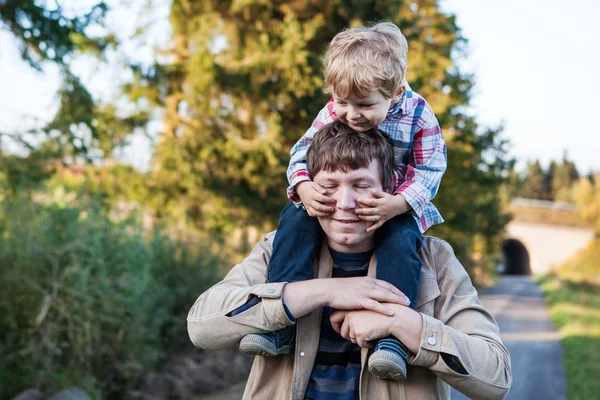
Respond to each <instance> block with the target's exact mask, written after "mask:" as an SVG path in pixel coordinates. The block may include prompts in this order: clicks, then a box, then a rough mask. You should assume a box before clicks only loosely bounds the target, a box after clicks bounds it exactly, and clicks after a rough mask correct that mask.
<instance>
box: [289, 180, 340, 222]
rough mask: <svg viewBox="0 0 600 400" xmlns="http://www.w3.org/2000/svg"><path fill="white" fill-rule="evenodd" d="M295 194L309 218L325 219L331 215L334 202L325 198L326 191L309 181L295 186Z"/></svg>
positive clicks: (329, 198)
mask: <svg viewBox="0 0 600 400" xmlns="http://www.w3.org/2000/svg"><path fill="white" fill-rule="evenodd" d="M296 192H297V193H298V196H300V200H301V201H302V204H303V205H304V208H306V212H307V213H308V215H310V216H311V217H325V216H326V215H328V214H330V213H332V212H333V211H334V208H333V207H332V206H333V205H334V204H335V200H334V199H332V198H331V197H327V190H325V189H324V188H323V187H322V186H321V185H319V184H318V183H315V182H311V181H302V182H300V183H299V184H298V186H296Z"/></svg>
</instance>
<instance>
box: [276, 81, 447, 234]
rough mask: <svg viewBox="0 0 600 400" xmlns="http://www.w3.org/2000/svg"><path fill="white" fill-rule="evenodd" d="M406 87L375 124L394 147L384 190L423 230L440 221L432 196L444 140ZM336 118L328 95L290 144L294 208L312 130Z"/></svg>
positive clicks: (420, 99)
mask: <svg viewBox="0 0 600 400" xmlns="http://www.w3.org/2000/svg"><path fill="white" fill-rule="evenodd" d="M405 84H406V83H405ZM406 87H407V89H406V90H405V91H404V93H403V94H402V98H401V99H400V101H399V102H398V103H396V104H395V105H394V106H393V107H391V108H390V110H389V111H388V114H387V116H386V118H385V120H384V121H383V122H382V123H381V124H380V125H379V126H378V128H379V130H380V131H381V132H382V133H383V134H384V135H385V136H387V137H388V138H389V139H390V140H391V142H392V144H393V145H394V158H395V161H396V168H395V170H394V177H393V180H392V185H391V187H390V188H389V189H388V192H389V193H393V194H394V195H397V194H401V195H402V196H404V198H405V199H406V201H407V202H408V204H410V206H411V207H412V211H411V213H413V215H414V216H415V218H416V220H417V223H418V225H419V229H420V230H421V233H423V232H425V231H426V230H427V229H429V228H430V227H431V226H433V225H435V224H440V223H442V222H444V219H443V218H442V215H441V214H440V212H439V211H438V210H437V208H436V207H435V206H434V205H433V204H432V203H431V199H433V197H434V196H435V195H436V193H437V191H438V189H439V187H440V182H441V180H442V176H443V175H444V172H445V171H446V166H447V158H446V142H445V141H444V136H443V135H442V130H441V128H440V125H439V123H438V121H437V118H436V117H435V115H434V113H433V111H432V110H431V107H429V104H427V102H426V101H425V99H424V98H423V97H421V96H420V95H419V94H417V93H416V92H413V91H412V90H411V89H410V87H409V86H408V85H406ZM337 119H338V118H337V114H336V113H335V109H334V101H333V99H331V100H330V101H329V102H328V103H327V105H326V106H325V107H324V108H323V109H322V110H321V111H320V112H319V114H318V115H317V118H316V119H315V120H314V121H313V123H312V125H311V127H310V128H309V129H308V130H307V131H306V133H305V134H304V136H302V137H301V138H300V140H298V142H296V144H295V145H294V147H292V150H291V152H290V155H291V160H290V165H289V167H288V170H287V177H288V180H289V182H290V186H289V187H288V190H287V193H288V197H289V199H290V200H292V201H293V202H294V203H296V205H297V206H300V197H299V196H298V194H297V193H296V190H295V188H296V185H298V183H300V182H302V181H306V180H310V176H309V173H308V166H307V164H306V151H307V150H308V147H309V146H310V143H311V141H312V138H313V137H314V135H315V133H317V131H318V130H319V129H320V128H322V127H323V126H325V125H327V124H328V123H331V122H333V121H335V120H337Z"/></svg>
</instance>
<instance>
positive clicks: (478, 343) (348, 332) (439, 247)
mask: <svg viewBox="0 0 600 400" xmlns="http://www.w3.org/2000/svg"><path fill="white" fill-rule="evenodd" d="M428 240H430V241H433V243H432V244H433V246H430V247H429V249H431V253H429V252H427V253H428V255H427V256H426V257H428V258H429V259H428V260H427V262H430V263H434V265H436V270H437V279H435V278H433V277H426V278H425V279H424V278H423V277H422V278H421V290H426V291H427V292H432V290H427V286H429V287H430V289H431V288H435V287H439V290H440V296H439V297H437V298H436V299H435V303H434V315H435V317H433V316H430V315H426V314H424V313H418V312H416V311H413V310H411V309H409V308H407V307H402V306H397V305H388V306H389V307H390V308H392V309H394V310H395V311H396V312H395V314H394V316H393V317H385V316H382V315H376V314H374V313H371V312H368V311H351V312H343V311H340V312H337V313H335V314H333V315H332V316H331V319H332V325H333V327H334V329H336V330H338V332H340V333H341V334H342V336H344V337H346V338H348V339H351V338H352V337H355V338H356V342H357V343H358V344H360V345H362V346H363V347H369V346H370V345H371V343H370V341H372V340H374V339H378V338H380V337H385V336H387V335H393V336H395V337H397V338H398V339H400V340H401V341H402V342H403V343H404V344H405V345H406V346H407V347H408V348H409V350H410V351H411V353H412V354H411V355H410V357H409V363H410V364H412V365H416V366H420V367H424V368H428V369H430V370H431V371H432V372H433V373H435V374H436V375H438V376H439V377H440V378H441V379H443V380H444V381H446V382H447V383H448V384H450V385H451V386H453V387H454V388H456V389H458V390H459V391H461V392H462V393H464V394H465V395H467V396H468V397H470V398H475V399H502V398H504V396H505V395H506V393H507V392H508V389H509V388H510V385H511V381H512V373H511V367H510V355H509V354H508V351H507V350H506V347H504V344H503V343H502V340H501V339H500V334H499V330H498V325H497V324H496V321H495V320H494V318H493V317H492V316H491V315H490V313H489V312H488V311H487V310H486V309H485V308H484V307H483V306H482V305H481V303H480V302H479V300H478V298H477V291H476V290H475V288H474V287H473V285H472V283H471V280H470V279H469V276H468V275H467V273H466V271H465V270H464V268H463V267H462V265H461V264H460V262H459V261H458V260H457V259H456V256H455V255H454V252H453V251H452V248H451V247H450V245H448V244H447V243H446V242H443V241H441V240H437V239H431V238H430V239H428ZM409 379H410V378H409Z"/></svg>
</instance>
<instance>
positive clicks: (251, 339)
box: [240, 325, 296, 357]
mask: <svg viewBox="0 0 600 400" xmlns="http://www.w3.org/2000/svg"><path fill="white" fill-rule="evenodd" d="M295 337H296V326H294V325H291V326H287V327H285V328H283V329H280V330H278V331H275V332H269V333H252V334H250V335H246V336H244V337H243V338H242V340H241V341H240V351H241V352H242V353H244V354H249V355H252V356H265V357H275V356H278V355H280V354H288V353H289V352H290V351H291V350H292V347H294V339H295Z"/></svg>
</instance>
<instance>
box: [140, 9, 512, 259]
mask: <svg viewBox="0 0 600 400" xmlns="http://www.w3.org/2000/svg"><path fill="white" fill-rule="evenodd" d="M170 19H171V24H172V27H173V40H172V47H171V48H170V49H167V50H166V51H165V52H163V54H166V55H167V60H168V62H165V63H157V64H156V65H154V66H153V67H152V68H149V69H147V70H143V69H142V70H141V72H140V73H139V74H138V75H136V76H137V78H138V79H137V81H136V82H134V83H132V87H137V88H143V89H144V90H146V91H147V92H146V94H145V95H146V96H147V97H148V98H151V99H155V100H156V101H157V104H159V105H160V106H161V107H164V128H163V131H162V133H161V137H160V143H159V144H158V146H157V148H156V153H155V164H154V177H153V185H154V188H155V190H156V197H155V200H156V205H157V208H159V209H160V210H161V213H165V214H170V215H177V214H179V215H181V214H182V213H183V214H184V215H185V216H187V217H188V218H190V219H191V220H193V221H195V222H196V223H197V225H198V227H199V228H201V229H211V230H216V231H219V232H221V233H224V232H231V231H232V230H233V229H234V228H235V227H241V226H245V225H256V224H259V225H260V224H263V223H264V222H265V221H270V222H271V223H274V222H275V221H276V217H277V215H278V214H279V211H280V209H281V208H282V207H283V206H284V205H285V203H286V201H287V200H286V198H285V188H286V186H287V182H286V179H285V169H286V166H287V163H288V161H289V149H290V148H291V146H292V145H293V143H294V142H295V141H296V140H297V139H298V138H300V136H301V135H302V134H303V133H304V132H305V130H306V129H307V128H308V127H309V125H310V123H311V121H312V119H313V118H314V117H315V116H316V114H317V112H318V110H319V109H320V108H321V107H323V105H324V104H325V103H326V101H327V100H328V97H327V96H325V95H324V94H323V93H322V91H321V84H322V61H321V58H322V55H323V54H324V51H325V49H326V46H327V44H328V42H329V41H330V40H331V38H332V37H333V36H334V35H335V34H336V33H337V32H339V31H340V30H342V29H344V28H345V27H347V26H350V25H354V24H359V23H364V22H368V21H378V20H389V21H392V22H393V23H396V24H397V25H398V26H399V27H400V28H401V30H402V31H403V33H404V34H405V35H406V37H407V39H408V42H409V47H410V50H409V68H408V76H407V79H408V81H409V83H410V84H411V86H412V88H413V89H414V90H416V91H417V92H419V93H420V94H422V95H423V96H424V97H425V98H426V99H427V100H428V102H429V103H430V104H431V106H432V108H433V110H434V111H435V112H436V115H437V117H438V119H439V121H440V124H441V126H442V128H443V129H444V131H445V135H446V138H447V141H448V149H449V150H448V151H449V154H450V157H449V160H450V165H449V170H448V172H447V174H446V177H445V178H444V180H443V182H442V189H441V191H440V193H439V196H438V198H436V200H435V203H436V204H437V205H438V206H439V208H440V210H442V213H443V215H444V216H445V218H446V220H447V221H448V222H447V224H446V225H444V227H443V228H441V230H440V231H439V232H440V233H441V234H444V236H445V237H447V238H451V239H452V238H460V239H456V240H455V241H454V244H457V245H458V246H459V247H461V248H464V249H465V251H464V254H465V255H466V254H467V253H468V252H469V250H466V249H468V248H469V247H470V246H472V241H473V237H474V235H475V234H483V235H486V236H489V237H492V236H494V235H497V234H498V233H499V232H500V231H501V229H502V226H503V225H504V223H505V222H506V221H505V217H504V216H502V215H501V214H500V213H499V211H498V207H499V206H498V186H499V183H500V182H502V181H503V179H504V178H503V176H504V175H505V174H506V171H507V170H508V167H509V166H510V164H511V160H509V159H506V157H505V154H506V149H505V146H506V143H505V142H504V141H502V140H501V138H500V129H497V130H493V129H488V130H484V131H483V132H479V130H480V129H479V128H478V125H477V123H476V121H475V119H474V118H473V117H470V116H468V115H465V114H464V113H463V111H462V110H464V108H463V107H464V106H465V105H467V104H468V102H469V100H470V91H471V88H472V80H471V76H469V75H466V74H464V73H462V72H461V71H460V70H458V69H457V68H456V67H454V60H453V57H460V56H461V54H463V55H464V53H463V52H464V45H465V43H466V41H465V40H464V39H463V38H462V37H461V36H460V31H459V28H458V27H457V26H456V23H455V19H454V17H453V16H448V15H445V14H444V13H442V12H441V11H440V9H439V7H438V4H437V2H436V1H434V0H420V1H411V2H405V1H383V0H371V1H362V0H361V1H356V0H350V1H342V0H334V1H330V2H325V3H323V2H317V1H314V0H292V1H273V2H264V1H258V0H246V1H209V0H202V1H191V0H175V1H174V2H173V6H172V12H171V17H170ZM163 59H164V57H163ZM436 232H438V231H436ZM450 232H452V234H450ZM458 242H461V243H458Z"/></svg>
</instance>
